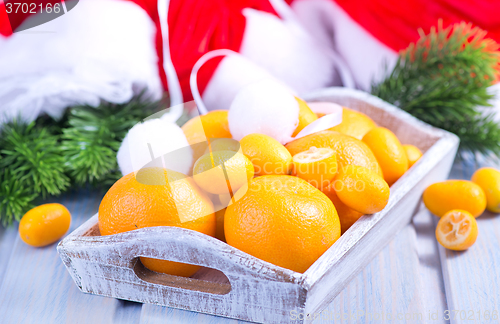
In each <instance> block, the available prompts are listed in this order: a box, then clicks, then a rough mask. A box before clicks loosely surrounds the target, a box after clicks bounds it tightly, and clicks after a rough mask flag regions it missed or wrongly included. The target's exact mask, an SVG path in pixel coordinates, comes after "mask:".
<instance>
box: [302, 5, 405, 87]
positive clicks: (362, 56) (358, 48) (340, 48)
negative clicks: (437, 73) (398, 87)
mask: <svg viewBox="0 0 500 324" xmlns="http://www.w3.org/2000/svg"><path fill="white" fill-rule="evenodd" d="M292 9H293V10H294V12H295V13H296V14H297V16H298V18H299V19H300V21H301V22H302V24H303V25H304V26H305V28H307V30H308V31H309V32H310V34H311V35H314V37H316V38H317V40H318V41H319V42H320V43H322V44H325V45H327V46H329V47H330V48H332V49H334V50H335V51H336V52H337V53H339V54H340V55H341V56H342V58H343V59H344V60H345V62H346V63H347V65H348V66H349V68H350V70H351V72H352V74H353V76H354V79H355V81H356V84H357V86H358V87H359V88H361V89H363V90H369V89H370V87H371V82H372V81H374V80H380V79H381V78H382V77H383V75H384V74H383V73H384V62H386V63H387V66H388V68H389V69H390V68H391V67H392V66H394V64H395V62H396V60H397V53H396V52H394V51H393V50H392V49H390V48H388V47H387V46H386V45H384V44H382V43H381V42H380V41H379V40H377V39H376V38H375V37H373V36H372V35H371V34H370V33H368V32H367V31H366V30H365V29H363V28H362V27H361V26H360V25H358V24H357V23H356V22H355V21H354V20H353V19H352V18H351V17H349V15H348V14H347V13H346V12H345V11H344V10H343V9H342V8H341V7H340V6H339V5H337V4H336V3H335V2H334V1H332V0H297V1H294V2H293V3H292Z"/></svg>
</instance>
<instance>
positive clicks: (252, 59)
mask: <svg viewBox="0 0 500 324" xmlns="http://www.w3.org/2000/svg"><path fill="white" fill-rule="evenodd" d="M33 1H34V2H37V3H38V2H40V3H42V2H43V3H44V4H46V3H48V2H50V3H56V2H57V1H55V0H50V1H41V0H33ZM9 2H13V1H10V0H9V1H6V2H5V3H2V0H0V35H1V36H0V116H1V117H0V118H4V117H5V116H7V117H10V118H12V117H14V116H16V115H18V114H19V113H21V114H22V115H23V117H25V118H27V119H34V118H35V117H36V116H37V115H38V114H40V113H42V112H47V113H49V114H51V115H55V116H57V115H60V114H61V112H62V110H63V109H64V108H65V107H67V106H70V105H74V104H79V103H87V104H92V105H97V104H98V102H99V100H100V99H105V100H108V101H111V102H125V101H127V100H129V99H130V98H131V97H132V96H133V95H134V94H136V93H139V92H140V91H141V90H142V89H145V88H147V89H148V91H149V94H150V96H151V97H152V98H159V97H160V96H161V93H162V90H166V91H168V92H169V94H170V96H171V99H172V103H174V104H177V103H181V102H183V101H189V100H191V99H192V94H191V88H190V83H189V80H190V75H191V73H192V69H193V66H194V65H195V64H196V62H197V61H198V60H199V59H200V58H201V57H202V56H203V55H206V54H207V53H210V52H212V51H214V50H218V49H230V50H232V51H234V52H236V53H238V54H235V55H230V56H227V57H218V58H214V59H212V60H209V61H207V62H206V64H204V65H203V66H202V68H201V69H200V71H199V78H198V83H197V84H198V86H199V89H200V90H201V93H202V97H203V100H204V101H205V103H206V105H207V107H208V108H209V109H216V108H217V109H227V108H228V107H229V104H230V103H231V101H232V99H233V98H234V96H235V95H236V93H237V92H238V91H239V89H241V88H242V87H243V86H245V85H247V84H249V83H252V82H255V81H257V80H261V79H266V78H274V79H275V80H278V81H280V82H282V83H284V84H285V85H287V86H288V87H289V88H290V89H291V91H293V92H295V93H297V94H299V95H301V94H303V93H306V92H308V91H310V90H313V89H316V88H320V87H325V86H331V85H340V84H343V85H344V86H353V85H354V83H353V81H352V78H351V75H352V76H353V77H354V81H355V83H356V85H357V86H358V87H360V88H362V89H369V86H370V83H371V81H372V80H373V78H374V77H380V76H381V75H382V73H383V62H384V61H388V62H389V63H390V62H391V61H392V62H393V61H394V60H395V59H396V57H397V51H399V50H400V49H403V48H405V47H406V46H407V45H408V44H409V43H410V42H411V41H415V40H417V38H418V32H417V31H418V28H423V29H424V31H428V30H429V28H430V27H431V26H434V25H436V23H437V21H438V19H440V18H441V19H443V20H444V23H445V25H446V24H450V23H454V22H457V21H460V20H470V21H472V22H473V23H475V24H477V25H479V26H480V27H482V28H484V29H487V30H489V32H490V37H493V38H495V39H497V40H499V39H498V38H499V37H500V27H499V26H498V25H497V24H496V22H495V15H496V13H497V12H498V9H500V4H495V3H490V2H489V1H486V0H479V1H475V2H474V3H470V1H465V0H459V1H457V0H443V1H439V2H438V1H433V0H424V2H422V1H420V0H419V1H417V0H410V1H405V2H399V1H395V0H374V1H366V0H364V1H362V0H350V1H347V0H337V1H333V0H288V1H287V2H288V4H289V5H290V6H289V5H288V4H287V3H285V2H284V1H283V0H242V1H232V0H210V1H209V0H170V1H168V0H133V1H126V0H80V1H79V2H78V4H77V5H76V6H75V4H74V2H73V3H72V2H71V1H66V2H64V3H63V4H65V7H68V6H69V7H70V9H71V8H73V9H72V10H68V9H67V8H66V10H65V12H66V13H65V14H64V15H62V16H61V17H59V18H57V19H54V20H52V21H50V22H47V23H45V24H43V25H40V26H37V27H34V28H31V29H29V30H25V31H24V32H19V33H14V34H12V30H17V29H18V28H20V27H22V26H23V24H26V23H27V22H29V20H30V19H33V18H34V17H31V15H30V14H29V13H26V14H25V13H22V12H20V13H18V14H16V15H15V16H12V15H7V13H6V12H7V6H6V4H9ZM47 31H49V32H51V33H46V32H47Z"/></svg>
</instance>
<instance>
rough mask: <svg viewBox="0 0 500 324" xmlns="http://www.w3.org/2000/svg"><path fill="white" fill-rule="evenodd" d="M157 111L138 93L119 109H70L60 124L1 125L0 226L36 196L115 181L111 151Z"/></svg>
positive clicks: (155, 104)
mask: <svg viewBox="0 0 500 324" xmlns="http://www.w3.org/2000/svg"><path fill="white" fill-rule="evenodd" d="M161 107H163V102H151V101H149V100H147V99H146V98H144V96H143V95H139V96H137V97H134V98H133V99H132V100H131V101H130V102H128V103H126V104H121V105H116V104H111V103H107V102H103V103H101V105H99V106H98V107H91V106H76V107H72V108H69V109H68V110H67V112H66V114H65V116H64V118H63V119H62V120H60V121H54V120H53V119H51V118H49V117H47V116H41V117H39V118H38V119H37V120H36V121H35V122H32V123H30V124H27V123H23V122H19V121H17V120H15V121H13V122H10V123H7V124H4V125H1V126H0V129H1V131H0V222H1V223H2V225H3V226H9V225H11V224H12V223H13V221H15V220H17V221H18V220H20V219H21V217H22V216H23V215H24V214H25V213H26V212H27V211H28V210H29V209H31V208H32V207H33V204H34V202H35V201H36V199H37V198H39V197H40V198H45V197H47V196H49V195H59V194H60V193H63V192H65V191H67V190H68V189H69V188H71V187H72V186H75V185H79V186H82V185H85V184H87V183H92V184H94V185H98V186H99V187H101V188H104V189H105V188H109V187H110V186H111V185H112V184H113V183H114V182H115V181H116V180H118V179H119V178H120V177H121V173H120V171H119V170H118V166H117V162H116V153H117V151H118V149H119V147H120V144H121V141H122V140H123V138H124V137H125V135H126V134H127V132H128V130H129V129H130V128H132V127H133V126H134V125H135V124H136V123H138V122H140V121H141V120H143V119H144V118H146V117H148V116H150V115H151V114H153V113H154V112H156V111H157V110H159V109H160V108H161Z"/></svg>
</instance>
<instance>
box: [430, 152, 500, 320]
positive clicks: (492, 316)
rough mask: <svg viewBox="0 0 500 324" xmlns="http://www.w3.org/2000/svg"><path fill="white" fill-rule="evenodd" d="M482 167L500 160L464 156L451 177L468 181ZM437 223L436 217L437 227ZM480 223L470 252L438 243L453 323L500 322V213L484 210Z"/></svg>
mask: <svg viewBox="0 0 500 324" xmlns="http://www.w3.org/2000/svg"><path fill="white" fill-rule="evenodd" d="M482 166H492V167H496V168H499V166H500V165H499V161H498V160H497V159H494V160H492V159H487V158H484V157H481V156H478V157H477V160H475V159H474V156H471V155H465V158H464V159H463V160H460V161H457V163H455V165H454V167H453V169H452V172H451V174H450V178H454V179H467V180H469V179H470V177H471V176H472V174H473V173H474V171H475V170H476V169H477V168H479V167H482ZM437 222H438V218H437V217H434V216H433V223H434V228H435V226H436V224H437ZM477 223H478V231H479V234H478V237H477V241H476V243H475V244H474V245H473V246H472V247H471V248H469V249H468V250H467V251H462V252H455V251H451V250H447V249H445V248H443V247H442V246H441V245H439V244H438V250H439V255H440V259H441V265H442V271H443V280H444V285H445V289H446V299H447V303H448V306H447V309H448V310H449V318H450V322H451V323H499V322H500V290H499V287H500V252H499V249H498V247H499V246H500V216H499V215H495V214H492V213H490V212H485V213H484V214H483V215H482V216H480V217H479V218H477ZM444 315H445V314H444Z"/></svg>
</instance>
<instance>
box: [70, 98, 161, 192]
mask: <svg viewBox="0 0 500 324" xmlns="http://www.w3.org/2000/svg"><path fill="white" fill-rule="evenodd" d="M159 107H160V104H159V102H148V101H144V100H143V99H142V96H138V97H136V98H134V99H133V100H131V101H130V102H128V103H127V104H121V105H117V104H111V103H106V102H104V103H102V104H101V105H100V106H99V107H91V106H77V107H73V108H71V109H70V111H69V113H68V121H67V127H65V128H64V129H63V130H62V132H63V135H62V138H63V141H62V146H61V148H62V150H63V154H64V156H65V161H66V169H67V172H68V174H69V175H70V177H71V179H72V180H73V181H74V182H75V183H76V184H77V185H80V186H81V185H84V184H86V183H92V184H94V185H98V186H106V187H107V186H109V184H112V183H114V182H115V181H116V180H118V179H119V178H120V177H121V174H120V173H119V172H117V169H118V165H117V162H116V153H117V152H118V149H119V148H120V144H121V142H122V140H123V138H124V137H125V135H126V134H127V132H128V130H129V129H130V128H132V127H133V126H134V125H135V124H137V123H138V122H140V121H141V120H143V119H144V118H146V117H147V116H149V115H151V114H152V113H154V112H155V111H157V110H158V108H159Z"/></svg>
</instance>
